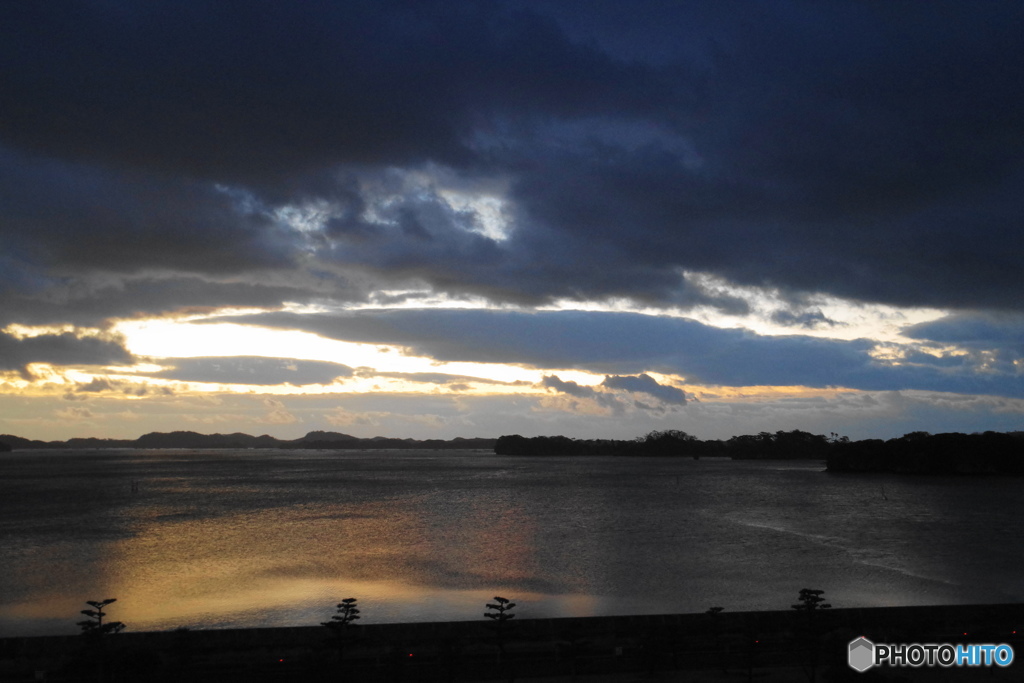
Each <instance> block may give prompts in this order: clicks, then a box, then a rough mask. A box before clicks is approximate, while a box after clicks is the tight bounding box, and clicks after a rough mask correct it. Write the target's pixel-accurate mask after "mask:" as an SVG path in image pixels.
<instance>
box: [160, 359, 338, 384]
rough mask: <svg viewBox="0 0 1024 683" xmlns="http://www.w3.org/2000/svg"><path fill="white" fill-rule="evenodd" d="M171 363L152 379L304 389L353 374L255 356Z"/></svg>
mask: <svg viewBox="0 0 1024 683" xmlns="http://www.w3.org/2000/svg"><path fill="white" fill-rule="evenodd" d="M172 362H173V363H174V368H173V369H170V370H164V371H162V372H157V373H153V374H152V375H150V376H151V377H161V378H164V379H174V380H179V381H182V382H214V383H219V384H255V385H262V386H269V385H274V384H292V385H294V386H303V385H308V384H330V383H331V382H333V381H334V380H335V379H337V378H339V377H351V376H352V372H353V371H352V368H350V367H348V366H347V365H341V364H340V363H327V362H323V361H310V360H293V359H290V358H262V357H255V356H231V357H201V358H180V359H175V360H173V361H172Z"/></svg>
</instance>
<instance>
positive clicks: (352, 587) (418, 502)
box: [25, 496, 587, 630]
mask: <svg viewBox="0 0 1024 683" xmlns="http://www.w3.org/2000/svg"><path fill="white" fill-rule="evenodd" d="M423 498H424V497H423V496H415V497H412V498H408V499H392V500H389V501H387V502H379V501H378V502H372V503H361V504H357V503H345V504H338V505H332V506H298V507H297V508H287V509H269V510H259V511H248V512H244V513H237V514H228V515H223V516H219V517H213V518H202V519H189V518H182V516H181V511H180V510H176V509H174V508H173V507H170V506H167V505H154V506H140V507H134V508H129V509H128V510H127V511H126V513H127V514H128V515H129V518H128V519H127V520H126V521H127V523H128V526H129V527H130V529H131V531H132V535H131V536H130V537H126V538H124V539H121V540H117V541H113V542H110V543H107V544H105V545H104V547H103V549H102V550H100V551H99V556H100V561H99V563H98V565H97V566H96V571H97V572H99V573H100V574H102V575H103V576H104V579H105V580H104V581H103V584H104V585H105V587H106V593H105V595H103V596H94V597H96V598H103V597H117V598H118V603H117V605H116V606H112V607H111V608H110V610H111V618H116V619H118V620H121V621H124V622H126V623H130V624H131V625H133V627H134V628H136V629H141V630H146V629H159V628H173V627H176V626H189V625H191V626H201V625H204V624H208V625H216V624H219V623H224V622H227V621H231V620H232V616H235V615H247V618H246V621H248V622H252V621H253V620H256V621H259V620H260V619H261V617H260V616H259V615H260V614H265V615H266V619H267V622H268V624H269V623H275V624H280V623H282V616H283V613H285V612H287V613H288V614H289V615H291V616H290V617H285V619H287V618H295V616H296V615H307V614H308V616H309V621H308V622H306V623H308V624H309V625H315V624H317V623H319V621H322V620H326V619H327V618H329V616H330V614H331V613H332V611H333V607H334V605H335V603H337V602H338V601H339V600H341V599H343V598H346V597H352V596H355V597H358V598H359V599H360V601H361V604H362V605H363V606H364V607H366V608H367V609H364V612H365V615H364V616H365V617H366V618H367V621H373V620H374V619H373V618H374V612H373V610H372V609H369V607H370V606H371V605H372V604H373V603H374V602H377V601H378V600H379V601H380V602H381V603H384V602H387V603H388V604H392V605H394V604H396V603H398V604H401V605H402V606H403V608H404V610H405V611H406V613H407V615H406V616H405V617H404V618H409V617H408V612H409V611H410V608H411V611H412V612H413V613H417V612H418V616H419V619H420V620H432V619H442V618H445V617H442V616H436V615H438V614H441V613H448V612H451V611H454V610H458V611H461V609H462V608H463V607H464V608H465V616H464V618H465V619H475V618H479V617H480V616H482V610H483V604H484V602H485V601H486V600H489V599H490V598H491V597H493V595H492V594H493V592H494V589H493V588H491V587H493V586H501V585H515V584H521V583H522V582H523V581H526V580H528V579H529V578H530V577H534V576H537V575H538V573H539V572H540V571H541V567H540V564H539V562H538V560H537V553H536V548H535V546H534V536H535V534H536V520H534V519H533V518H532V517H531V515H530V514H529V513H528V511H526V510H525V509H523V508H522V507H518V506H515V505H514V504H510V503H511V497H509V498H508V499H506V500H500V499H499V500H497V501H488V502H487V503H485V502H480V501H479V500H477V501H465V504H459V503H460V501H454V504H453V505H450V506H440V508H439V507H438V506H437V504H436V501H433V502H428V501H425V500H423ZM489 503H494V504H489ZM513 593H514V597H515V598H516V599H517V600H520V601H524V600H526V601H528V600H530V599H531V598H532V599H535V600H541V599H544V598H546V597H548V596H544V595H542V594H540V593H537V592H533V591H524V590H522V589H521V588H516V589H514V590H513ZM556 600H557V601H558V602H559V603H560V604H562V605H563V606H564V608H565V609H568V610H569V611H571V612H573V613H575V612H577V611H579V613H586V609H587V607H586V605H585V604H581V603H580V601H579V600H578V599H576V598H572V597H563V598H558V597H556ZM56 601H57V598H56V597H55V596H54V597H49V598H42V596H39V597H37V598H36V599H34V600H33V602H32V606H31V608H30V611H31V612H32V613H34V614H25V616H35V615H39V614H43V613H48V614H49V615H53V614H54V608H55V607H56V604H55V603H56ZM583 602H584V603H585V602H586V601H585V600H584V601H583ZM417 605H419V606H420V609H419V610H417V609H416V606H417ZM26 607H27V606H26ZM115 610H116V615H115ZM432 614H433V615H435V616H432ZM449 618H450V617H449Z"/></svg>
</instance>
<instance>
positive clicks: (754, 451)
mask: <svg viewBox="0 0 1024 683" xmlns="http://www.w3.org/2000/svg"><path fill="white" fill-rule="evenodd" d="M494 452H495V453H497V454H499V455H580V456H586V455H618V456H627V457H628V456H634V457H636V456H653V457H692V458H702V457H725V458H732V459H734V460H823V461H825V463H826V468H827V470H828V471H829V472H893V473H900V474H1012V475H1018V474H1024V432H1008V433H1001V432H984V433H981V434H961V433H948V434H929V433H928V432H911V433H909V434H904V435H903V436H901V437H898V438H895V439H889V440H888V441H883V440H881V439H865V440H862V441H851V440H850V439H849V438H847V437H845V436H839V435H838V434H835V433H833V434H831V435H829V436H824V435H821V434H811V433H810V432H804V431H800V430H798V429H797V430H793V431H789V432H785V431H778V432H760V433H758V434H748V435H743V436H734V437H732V438H731V439H728V440H725V441H722V440H709V441H702V440H700V439H698V438H696V437H694V436H692V435H690V434H687V433H686V432H681V431H678V430H667V431H655V432H650V433H649V434H647V435H646V436H642V437H638V438H636V439H633V440H630V441H622V440H614V439H570V438H568V437H565V436H538V437H523V436H519V435H517V434H516V435H511V436H502V437H500V438H499V439H498V440H497V442H496V443H495V445H494Z"/></svg>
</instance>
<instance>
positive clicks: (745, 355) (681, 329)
mask: <svg viewBox="0 0 1024 683" xmlns="http://www.w3.org/2000/svg"><path fill="white" fill-rule="evenodd" d="M233 320H234V321H235V322H249V323H251V324H257V325H264V326H269V327H281V328H285V329H292V328H298V329H304V330H308V331H310V332H315V333H317V334H320V335H323V336H325V337H330V338H334V339H340V340H345V341H356V342H367V343H381V344H396V345H401V346H404V347H406V348H407V349H408V350H409V352H410V353H413V354H417V355H426V356H429V357H432V358H435V359H437V360H441V361H476V362H484V363H489V362H503V363H521V364H524V365H530V366H535V367H540V368H572V369H580V370H587V371H591V372H599V373H607V374H613V375H625V374H639V373H644V372H648V371H650V372H664V373H672V374H680V375H683V376H684V377H686V379H687V381H690V382H694V383H703V384H710V385H725V386H750V385H803V386H810V387H827V386H842V387H849V388H855V389H869V390H898V389H922V390H933V391H960V392H964V393H976V394H997V395H1006V396H1024V381H1022V378H1021V376H1020V375H1019V374H1018V373H1017V372H1016V371H1015V370H1014V369H1013V368H1012V367H1009V368H1007V367H1002V366H1000V367H997V368H988V369H986V366H985V362H986V359H985V358H983V357H980V356H958V357H953V356H945V357H943V356H935V355H931V354H929V353H924V352H920V351H919V350H918V349H916V348H914V347H909V348H902V347H896V351H902V352H905V353H907V354H909V355H908V358H909V359H910V362H904V363H903V364H898V365H897V364H892V363H889V362H885V361H879V360H876V359H874V358H873V357H872V356H871V355H870V352H871V351H873V350H874V349H875V347H876V344H875V342H872V341H870V340H867V339H857V340H852V341H843V340H834V339H822V338H816V337H808V336H801V335H791V336H762V335H757V334H754V333H752V332H747V331H744V330H737V329H720V328H716V327H712V326H709V325H704V324H702V323H698V322H696V321H693V320H688V319H683V318H666V317H656V316H647V315H639V314H632V313H594V312H583V311H561V312H537V313H522V312H513V311H494V310H490V311H488V310H394V311H359V312H349V313H339V314H333V315H327V314H323V315H296V314H289V313H269V314H265V315H257V316H252V317H248V318H246V317H239V318H234V319H233ZM570 388H571V387H570ZM581 389H588V390H590V389H589V388H588V387H581ZM559 390H560V391H565V389H564V388H562V389H559ZM566 393H569V392H566Z"/></svg>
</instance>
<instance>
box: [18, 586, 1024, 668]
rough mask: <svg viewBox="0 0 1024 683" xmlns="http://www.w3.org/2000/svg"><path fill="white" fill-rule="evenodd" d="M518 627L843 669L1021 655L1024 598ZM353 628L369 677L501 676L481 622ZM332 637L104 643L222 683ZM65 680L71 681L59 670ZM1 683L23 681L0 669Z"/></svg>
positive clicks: (552, 663)
mask: <svg viewBox="0 0 1024 683" xmlns="http://www.w3.org/2000/svg"><path fill="white" fill-rule="evenodd" d="M809 619H811V620H813V621H809ZM510 624H513V625H514V629H512V630H511V631H509V633H508V636H507V638H506V639H505V646H506V650H507V660H508V661H513V662H516V663H517V666H519V667H520V670H519V672H518V675H520V676H550V675H565V674H566V673H567V672H568V671H569V669H568V668H567V667H570V666H571V667H572V671H573V672H579V673H588V672H589V673H598V672H611V671H642V670H645V669H652V668H654V667H663V668H669V667H671V668H693V669H701V668H708V669H710V668H717V667H720V666H722V662H723V661H729V662H731V663H732V665H733V666H736V665H740V664H742V663H743V662H746V663H747V664H742V665H743V666H747V665H749V666H758V667H773V666H791V665H793V664H794V659H795V658H798V657H799V656H801V655H800V653H802V652H804V651H805V649H806V643H807V638H808V633H813V634H814V638H815V642H816V643H817V647H818V648H819V650H820V651H821V653H822V657H823V659H822V662H823V663H825V662H827V661H831V662H832V665H834V666H839V663H843V665H844V666H845V664H844V662H845V660H844V659H843V658H845V646H846V643H848V642H849V641H850V640H852V639H854V638H856V637H858V636H861V635H863V636H866V637H868V638H869V639H871V640H873V641H875V642H887V643H929V642H936V643H941V642H951V643H1008V644H1010V645H1012V646H1014V649H1015V650H1016V651H1017V652H1018V653H1021V656H1024V641H1018V640H1017V639H1018V636H1017V635H1016V633H1017V632H1020V633H1021V634H1024V605H1022V604H1009V605H960V606H938V607H884V608H862V609H829V610H823V611H816V612H814V613H813V615H808V614H807V613H806V612H798V611H796V610H788V611H777V612H722V613H720V614H717V615H708V614H674V615H643V616H622V617H586V618H560V619H522V620H519V619H515V620H513V621H512V622H510ZM809 627H810V628H809ZM356 631H358V634H359V640H358V641H356V642H352V643H350V644H349V645H347V646H346V649H345V655H344V658H345V666H346V667H350V668H351V667H355V669H358V670H360V671H363V673H364V674H365V675H364V678H366V679H367V680H376V679H377V678H381V677H382V676H383V678H382V680H383V679H385V678H387V676H389V675H390V674H381V673H379V672H380V671H383V670H385V669H387V667H392V666H394V662H395V661H397V660H396V658H399V657H404V658H409V657H413V658H412V659H404V660H402V662H401V666H402V667H404V668H406V669H408V668H409V667H413V668H416V674H415V679H418V680H434V679H438V680H441V679H444V678H445V677H446V676H451V675H452V674H451V671H452V667H456V668H457V669H458V670H459V671H461V672H462V673H460V674H459V678H461V679H462V680H483V679H486V678H489V677H492V675H495V674H494V669H493V661H494V656H495V653H496V651H497V647H496V641H495V635H494V631H493V630H492V629H490V628H489V622H488V621H487V620H485V619H482V618H481V619H480V620H479V621H463V622H442V623H408V624H370V625H362V626H359V627H358V628H357V629H356ZM965 634H966V635H965ZM330 638H331V634H330V633H329V632H328V630H327V629H325V628H323V627H320V626H310V627H296V628H259V629H223V630H209V631H187V632H175V631H160V632H139V633H132V632H130V631H129V632H124V633H121V634H118V635H116V636H110V637H108V639H107V640H106V641H105V642H106V648H107V650H108V651H110V652H112V651H114V650H117V651H121V652H131V653H135V658H136V660H137V659H138V656H137V655H138V653H140V652H141V653H145V655H146V657H148V659H147V660H146V661H147V662H148V664H147V666H148V667H150V669H151V676H150V678H149V680H154V681H155V680H164V678H161V676H166V675H170V674H167V672H168V671H170V672H171V674H173V673H174V672H177V674H176V675H179V676H180V675H183V674H187V675H188V677H189V678H190V679H191V680H194V681H200V680H203V681H205V680H216V679H217V677H218V676H221V678H223V674H224V673H225V671H227V670H231V671H234V672H237V671H238V670H239V669H240V668H241V669H245V670H246V671H248V672H249V673H248V674H246V675H247V676H248V677H249V679H250V680H256V679H257V678H258V679H259V680H279V678H277V677H275V675H274V674H272V673H271V669H272V668H273V667H275V666H278V665H280V666H282V667H285V666H288V667H292V672H293V673H295V674H298V673H302V672H305V673H309V674H310V675H309V676H308V677H307V678H306V679H305V680H319V677H320V676H323V675H327V674H326V673H325V672H330V671H332V670H336V668H337V666H339V662H338V659H337V657H338V655H337V653H336V651H335V649H334V648H333V646H332V644H331V640H330ZM84 642H85V641H84V639H83V638H82V637H81V636H75V635H69V636H42V637H24V638H3V639H0V665H3V667H4V669H5V670H6V671H7V672H10V673H14V672H15V671H16V670H21V671H29V670H31V669H35V670H39V669H40V668H43V669H50V670H51V671H56V670H58V669H59V668H60V667H64V669H65V670H66V669H67V662H68V661H69V659H70V661H75V660H74V657H76V656H77V657H79V658H81V657H82V655H81V654H80V653H81V652H82V650H83V643H84ZM75 653H79V654H77V655H76V654H75ZM183 653H187V654H183ZM125 666H127V665H125ZM211 672H212V673H211ZM375 672H377V673H375ZM446 672H447V673H446ZM257 674H258V675H257ZM211 676H212V678H211ZM172 678H173V676H172ZM58 679H59V680H63V678H61V677H60V676H54V677H53V678H52V680H58ZM0 680H15V679H12V678H9V677H7V676H4V675H2V674H0ZM69 680H70V679H69ZM224 680H227V679H224ZM282 680H283V679H282Z"/></svg>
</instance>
